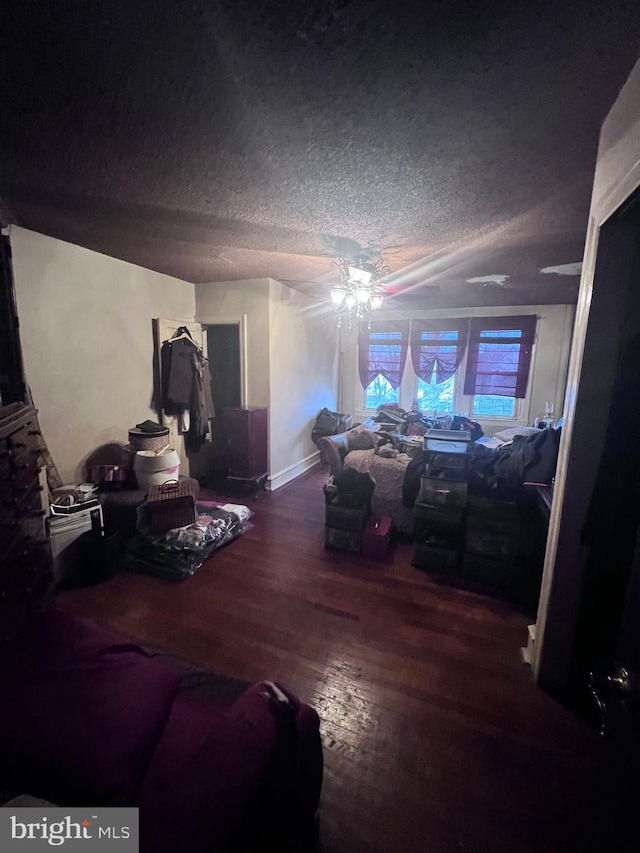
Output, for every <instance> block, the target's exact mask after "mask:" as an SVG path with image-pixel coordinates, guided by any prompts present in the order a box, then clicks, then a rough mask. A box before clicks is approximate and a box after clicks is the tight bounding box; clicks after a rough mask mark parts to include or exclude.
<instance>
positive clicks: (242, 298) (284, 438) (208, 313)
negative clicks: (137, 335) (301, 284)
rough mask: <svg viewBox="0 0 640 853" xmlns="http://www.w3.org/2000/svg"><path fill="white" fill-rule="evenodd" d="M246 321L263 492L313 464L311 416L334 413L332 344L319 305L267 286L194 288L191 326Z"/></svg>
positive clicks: (332, 330) (333, 331) (329, 323)
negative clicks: (265, 433) (265, 469)
mask: <svg viewBox="0 0 640 853" xmlns="http://www.w3.org/2000/svg"><path fill="white" fill-rule="evenodd" d="M240 315H245V316H246V335H247V340H246V360H247V371H246V372H247V399H246V404H247V405H250V406H267V407H268V408H269V477H268V483H267V484H268V487H269V488H271V489H276V488H279V487H280V486H282V485H285V483H287V482H289V480H292V479H293V478H294V477H296V476H298V475H299V474H301V473H303V472H304V471H305V470H306V469H307V468H309V467H310V466H311V465H313V464H314V463H315V462H316V460H317V459H318V452H317V449H316V447H315V445H314V444H313V442H312V441H311V430H312V427H313V424H314V422H315V418H316V415H317V414H318V412H319V411H320V409H321V408H323V406H327V407H328V408H331V409H335V407H336V404H337V387H338V358H339V352H338V350H339V348H338V336H337V327H336V323H335V318H334V316H333V314H332V313H331V312H330V311H329V310H327V307H326V306H325V305H321V306H318V304H317V303H315V302H313V301H312V300H310V299H308V298H306V297H304V296H302V295H301V294H299V293H297V292H295V291H293V290H291V289H290V288H288V287H285V286H284V285H282V284H281V283H280V282H277V281H274V280H273V279H256V280H253V281H232V282H212V283H209V284H199V285H196V319H197V320H199V321H200V322H203V323H206V322H207V320H211V319H213V318H215V317H219V316H222V317H237V316H240Z"/></svg>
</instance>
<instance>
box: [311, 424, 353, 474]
mask: <svg viewBox="0 0 640 853" xmlns="http://www.w3.org/2000/svg"><path fill="white" fill-rule="evenodd" d="M345 436H346V433H344V432H341V433H339V434H338V435H324V436H322V438H319V439H318V449H319V450H320V455H321V457H322V458H323V459H324V461H325V462H326V463H327V464H328V465H329V473H330V475H331V476H332V477H337V476H338V474H341V473H342V462H343V460H344V457H345V456H346V455H347V444H346V441H345Z"/></svg>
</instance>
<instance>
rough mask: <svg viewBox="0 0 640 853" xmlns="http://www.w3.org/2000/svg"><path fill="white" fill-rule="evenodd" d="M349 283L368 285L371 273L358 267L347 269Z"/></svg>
mask: <svg viewBox="0 0 640 853" xmlns="http://www.w3.org/2000/svg"><path fill="white" fill-rule="evenodd" d="M349 281H352V282H353V283H354V284H369V282H370V281H371V273H370V272H368V271H367V270H361V269H360V267H349Z"/></svg>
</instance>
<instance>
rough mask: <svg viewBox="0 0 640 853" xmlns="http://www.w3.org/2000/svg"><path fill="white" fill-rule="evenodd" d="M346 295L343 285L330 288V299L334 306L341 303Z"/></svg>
mask: <svg viewBox="0 0 640 853" xmlns="http://www.w3.org/2000/svg"><path fill="white" fill-rule="evenodd" d="M346 295H347V293H346V291H345V289H344V288H343V287H332V288H331V301H332V302H333V304H334V305H336V306H339V305H342V303H343V302H344V300H345V296H346Z"/></svg>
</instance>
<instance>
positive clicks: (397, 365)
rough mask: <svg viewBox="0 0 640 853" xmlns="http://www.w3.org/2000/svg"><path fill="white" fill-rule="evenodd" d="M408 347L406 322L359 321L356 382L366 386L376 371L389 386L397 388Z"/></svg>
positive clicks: (407, 325)
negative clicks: (358, 378)
mask: <svg viewBox="0 0 640 853" xmlns="http://www.w3.org/2000/svg"><path fill="white" fill-rule="evenodd" d="M408 349H409V322H408V321H400V322H390V321H388V320H378V321H372V322H371V324H370V328H369V326H368V325H367V323H360V327H359V332H358V367H359V370H360V382H362V387H363V388H366V387H367V386H368V385H369V383H370V382H373V380H374V379H375V378H376V376H378V374H380V375H381V376H384V378H385V379H386V380H387V382H388V383H389V385H391V387H392V388H394V389H395V388H398V387H399V385H400V381H401V380H402V374H403V373H404V366H405V362H406V360H407V350H408Z"/></svg>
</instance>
